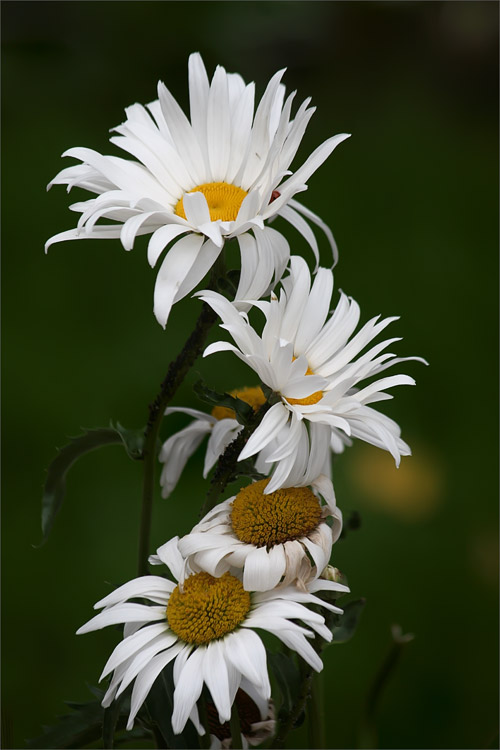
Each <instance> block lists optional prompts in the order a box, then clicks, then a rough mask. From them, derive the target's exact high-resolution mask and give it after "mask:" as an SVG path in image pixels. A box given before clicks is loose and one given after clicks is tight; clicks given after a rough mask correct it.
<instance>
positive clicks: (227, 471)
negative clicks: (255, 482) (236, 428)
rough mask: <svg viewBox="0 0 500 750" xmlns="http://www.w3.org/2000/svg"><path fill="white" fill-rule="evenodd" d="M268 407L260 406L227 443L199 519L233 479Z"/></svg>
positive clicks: (215, 502)
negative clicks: (240, 456) (241, 457)
mask: <svg viewBox="0 0 500 750" xmlns="http://www.w3.org/2000/svg"><path fill="white" fill-rule="evenodd" d="M270 407H271V404H270V403H269V402H268V403H266V404H264V405H263V406H261V407H260V409H259V410H258V411H257V412H254V413H253V415H252V416H251V417H250V419H249V420H248V423H247V424H246V426H245V427H244V428H243V429H242V430H241V432H240V433H239V434H238V436H237V437H236V438H235V439H234V440H233V441H232V443H229V445H228V446H227V448H226V450H225V451H224V453H223V454H222V456H221V457H220V458H219V460H218V461H217V467H216V469H215V472H214V475H213V477H212V480H211V482H210V488H209V490H208V492H207V496H206V498H205V502H204V504H203V506H202V508H201V510H200V518H203V516H204V515H205V514H206V513H208V511H209V510H212V508H214V507H215V506H216V505H217V503H218V502H219V498H220V496H221V495H222V493H223V492H224V490H225V489H226V486H227V485H228V484H229V482H230V481H231V480H232V479H233V478H234V473H235V470H236V465H237V463H238V456H239V455H240V453H241V451H242V450H243V448H244V447H245V444H246V442H247V440H248V439H249V437H250V435H251V434H252V433H253V432H254V430H255V429H256V428H257V427H258V425H259V424H260V423H261V421H262V419H263V417H264V414H265V413H266V412H267V411H268V409H269V408H270Z"/></svg>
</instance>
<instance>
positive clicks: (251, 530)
mask: <svg viewBox="0 0 500 750" xmlns="http://www.w3.org/2000/svg"><path fill="white" fill-rule="evenodd" d="M268 482H269V479H261V480H260V481H259V482H254V484H249V485H248V487H244V488H243V489H242V490H240V491H239V492H238V494H237V495H236V497H235V499H234V501H233V503H232V511H231V523H232V526H233V529H234V532H235V534H236V536H237V537H238V539H239V540H240V541H242V542H245V543H246V544H253V545H255V546H256V547H264V546H266V547H267V548H268V549H269V548H270V547H274V545H275V544H283V543H284V542H288V541H292V540H293V539H299V538H301V537H304V536H307V535H308V534H309V533H310V532H311V531H312V530H313V529H314V528H316V526H317V525H318V523H319V521H320V519H321V505H320V503H319V500H318V498H317V497H316V496H315V495H314V493H313V492H312V491H311V490H310V489H309V488H308V487H284V488H283V489H281V490H276V492H270V493H269V494H268V495H264V489H265V488H266V486H267V484H268Z"/></svg>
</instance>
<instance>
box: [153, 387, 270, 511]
mask: <svg viewBox="0 0 500 750" xmlns="http://www.w3.org/2000/svg"><path fill="white" fill-rule="evenodd" d="M230 394H231V395H232V396H234V397H235V398H239V399H241V401H245V403H247V404H249V405H250V406H252V407H253V409H254V410H255V411H257V410H258V409H259V408H260V407H261V406H262V405H263V404H265V402H266V397H265V396H264V394H263V392H262V388H260V387H258V386H257V387H255V388H238V389H236V390H234V391H231V392H230ZM174 412H182V413H183V414H188V415H189V416H190V417H194V421H193V422H191V423H190V424H188V426H187V427H184V429H182V430H179V432H176V433H175V434H174V435H171V436H170V437H169V438H168V439H167V440H166V441H165V442H164V443H163V446H162V448H161V451H160V456H159V458H160V461H161V462H162V463H163V468H162V472H161V476H160V484H161V488H162V492H161V494H162V497H168V496H169V495H170V493H171V492H172V491H173V490H174V488H175V486H176V485H177V482H178V481H179V478H180V476H181V474H182V472H183V471H184V467H185V465H186V463H187V461H188V459H189V458H190V457H191V456H192V455H193V453H194V452H195V450H196V449H197V447H198V446H199V445H200V443H201V442H202V440H203V439H204V438H205V437H206V436H207V435H208V443H207V450H206V453H205V462H204V466H203V477H204V478H206V476H207V474H208V472H209V471H210V469H211V468H212V467H213V466H214V465H215V463H216V462H217V460H218V459H219V457H220V456H221V455H222V454H223V453H224V451H225V449H226V448H227V446H228V445H229V443H231V442H232V441H233V440H234V439H235V437H237V435H238V433H239V432H240V430H241V429H243V428H242V425H241V424H240V423H239V422H238V420H237V419H236V414H235V412H234V411H233V410H232V409H230V408H227V407H225V406H215V407H214V408H213V409H212V411H211V412H210V414H206V413H205V412H203V411H199V410H198V409H184V408H181V407H169V408H168V409H166V410H165V414H166V415H168V414H172V413H174ZM257 470H259V469H257Z"/></svg>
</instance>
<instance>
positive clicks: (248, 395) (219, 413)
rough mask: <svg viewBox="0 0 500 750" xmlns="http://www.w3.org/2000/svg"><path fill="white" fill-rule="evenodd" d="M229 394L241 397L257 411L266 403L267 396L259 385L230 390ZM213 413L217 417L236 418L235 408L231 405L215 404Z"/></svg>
mask: <svg viewBox="0 0 500 750" xmlns="http://www.w3.org/2000/svg"><path fill="white" fill-rule="evenodd" d="M229 395H230V396H234V397H235V398H240V399H241V400H242V401H244V402H245V403H246V404H248V405H249V406H251V407H252V409H253V410H254V411H255V412H257V411H259V409H260V407H261V406H263V405H264V404H265V403H266V397H265V396H264V394H263V392H262V388H261V387H260V386H258V385H257V386H254V387H252V388H240V389H236V390H234V391H229ZM211 414H212V417H215V419H236V413H235V411H234V409H230V408H229V406H214V408H213V409H212V411H211Z"/></svg>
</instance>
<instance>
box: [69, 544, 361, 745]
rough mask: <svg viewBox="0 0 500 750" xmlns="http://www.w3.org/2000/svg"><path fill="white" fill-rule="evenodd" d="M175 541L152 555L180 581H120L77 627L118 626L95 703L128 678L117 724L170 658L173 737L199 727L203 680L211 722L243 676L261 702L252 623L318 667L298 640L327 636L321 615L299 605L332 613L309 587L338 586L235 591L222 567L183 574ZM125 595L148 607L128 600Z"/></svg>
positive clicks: (108, 698)
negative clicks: (126, 703) (127, 696)
mask: <svg viewBox="0 0 500 750" xmlns="http://www.w3.org/2000/svg"><path fill="white" fill-rule="evenodd" d="M177 542H178V537H175V538H174V539H171V540H170V541H169V542H167V543H166V544H164V545H163V546H162V547H160V548H159V549H158V550H157V557H158V558H159V560H160V561H161V562H162V563H164V564H165V565H167V566H168V567H169V569H170V570H171V572H172V574H173V576H174V578H175V579H176V580H177V581H181V582H182V583H181V584H179V583H177V584H176V583H174V582H173V581H169V580H167V579H166V578H162V577H160V576H142V577H140V578H136V579H134V580H132V581H129V582H128V583H126V584H124V585H123V586H120V587H119V588H118V589H116V591H113V592H112V593H111V594H109V595H108V596H105V597H104V599H101V600H100V601H99V602H97V604H96V605H95V608H96V609H103V611H102V612H100V613H99V614H98V615H96V616H95V617H94V618H92V619H91V620H90V621H89V622H88V623H86V624H85V625H84V626H83V627H81V628H80V629H79V630H78V631H77V633H78V634H80V633H88V632H90V631H92V630H100V629H101V628H104V627H106V626H108V625H116V624H119V623H124V625H125V627H124V634H123V635H124V638H123V640H122V641H121V643H119V644H118V646H117V647H116V648H115V649H114V651H113V652H112V654H111V656H110V658H109V659H108V661H107V663H106V665H105V667H104V671H103V673H102V675H101V679H103V678H104V677H106V676H107V675H109V674H111V673H112V674H113V676H112V678H111V682H110V684H109V687H108V689H107V691H106V694H105V696H104V699H103V702H102V704H103V706H109V705H110V704H111V703H112V701H113V700H114V699H115V698H117V697H118V696H119V695H120V694H121V693H122V692H123V691H124V690H125V689H126V688H127V686H128V685H130V684H131V683H132V682H134V687H133V690H132V696H131V704H130V714H129V718H128V723H127V729H131V728H132V726H133V724H134V719H135V717H136V715H137V712H138V711H139V709H140V707H141V706H142V704H143V703H144V701H145V699H146V697H147V695H148V693H149V691H150V689H151V687H152V686H153V683H154V682H155V680H156V678H157V677H158V675H159V674H160V672H161V671H162V670H163V669H164V668H165V667H166V666H167V664H169V663H170V662H173V678H174V685H175V690H174V695H173V713H172V728H173V731H174V733H175V734H180V733H181V732H182V730H183V728H184V726H185V725H186V722H187V721H188V719H189V718H191V720H192V721H193V722H194V723H195V726H196V727H197V729H198V731H199V732H200V733H203V728H202V727H201V726H200V723H199V717H198V710H197V706H196V702H197V700H198V698H199V697H200V695H201V691H202V688H203V684H206V686H207V688H208V690H209V692H210V694H211V696H212V700H213V702H214V704H215V707H216V709H217V712H218V715H219V721H220V722H221V723H224V722H226V721H229V719H230V717H231V706H232V704H233V701H234V699H235V695H236V691H237V690H238V688H239V687H240V685H242V681H243V679H244V680H246V681H247V682H248V683H250V684H251V685H252V686H253V687H254V689H255V690H256V691H257V693H258V694H259V695H260V696H261V698H262V699H263V700H269V698H270V694H271V688H270V684H269V676H268V672H267V664H266V650H265V647H264V644H263V642H262V640H261V638H260V636H259V635H258V634H257V632H256V630H255V629H256V628H258V629H259V630H266V631H268V632H269V633H273V634H275V635H276V636H277V637H278V638H279V639H280V640H281V641H282V642H283V643H284V644H285V645H286V646H288V647H289V648H291V649H292V650H294V651H296V652H297V653H298V654H299V655H300V656H301V657H302V658H303V659H304V660H305V661H306V662H307V663H308V664H310V665H311V667H313V668H314V669H315V670H316V671H318V672H319V671H320V670H321V669H322V667H323V664H322V662H321V659H320V657H319V656H318V654H317V653H316V651H315V650H314V649H313V647H312V646H311V644H310V643H309V641H308V639H309V638H312V637H313V636H314V634H315V633H317V634H318V635H320V636H321V637H322V638H324V639H325V640H327V641H330V640H331V638H332V634H331V632H330V630H328V628H327V627H326V625H325V621H324V618H323V617H322V616H321V615H320V614H318V613H317V612H313V611H311V610H310V609H308V608H307V606H305V605H307V604H312V605H320V606H322V607H326V608H327V609H329V610H331V611H332V612H337V613H342V610H340V609H339V608H338V607H336V606H334V605H332V604H330V603H329V602H325V601H323V600H322V599H320V598H319V597H317V596H315V593H316V592H317V591H321V590H331V591H340V592H344V591H348V589H347V587H346V586H342V584H339V583H335V582H331V581H325V580H324V579H320V578H318V579H315V580H312V581H310V582H309V583H308V585H307V590H306V591H305V592H301V591H298V590H297V588H296V587H294V586H285V587H282V588H280V589H279V590H276V591H267V592H263V593H253V592H249V591H245V589H244V588H243V584H242V582H241V581H240V580H239V578H237V577H236V576H235V575H232V574H231V573H225V574H224V575H223V576H220V577H219V578H216V577H214V576H211V575H210V574H209V573H205V572H201V573H194V574H192V575H187V577H185V576H186V573H188V574H189V570H188V568H187V566H186V561H185V560H184V558H183V557H182V556H181V554H180V552H179V550H178V547H177ZM153 561H157V560H156V559H155V560H153ZM135 599H140V600H144V599H145V600H148V602H150V603H148V604H141V603H136V602H135V601H131V600H135ZM294 620H300V621H302V623H303V625H299V624H297V623H296V622H294Z"/></svg>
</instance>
